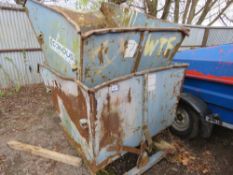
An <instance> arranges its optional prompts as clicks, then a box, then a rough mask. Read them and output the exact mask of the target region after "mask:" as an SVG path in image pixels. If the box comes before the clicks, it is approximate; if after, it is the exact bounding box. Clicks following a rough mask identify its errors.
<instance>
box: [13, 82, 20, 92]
mask: <svg viewBox="0 0 233 175" xmlns="http://www.w3.org/2000/svg"><path fill="white" fill-rule="evenodd" d="M20 89H21V86H20V85H19V84H17V85H16V86H15V87H14V90H15V92H16V93H18V92H19V91H20Z"/></svg>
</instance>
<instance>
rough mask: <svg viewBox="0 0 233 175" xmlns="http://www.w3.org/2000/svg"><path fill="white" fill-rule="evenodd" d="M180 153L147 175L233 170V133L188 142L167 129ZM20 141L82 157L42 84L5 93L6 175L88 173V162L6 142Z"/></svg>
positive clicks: (0, 132)
mask: <svg viewBox="0 0 233 175" xmlns="http://www.w3.org/2000/svg"><path fill="white" fill-rule="evenodd" d="M163 135H164V137H166V138H169V141H170V143H172V144H173V145H175V147H176V153H175V154H174V155H172V156H169V157H167V158H166V159H164V160H162V161H161V162H159V163H158V164H156V165H155V166H154V167H152V168H151V169H150V170H149V171H148V172H146V173H145V175H163V174H164V175H165V174H166V175H173V174H174V175H186V174H191V175H192V174H193V175H198V174H201V175H202V174H211V175H212V174H213V175H215V174H216V175H221V174H223V172H224V175H232V174H233V166H232V165H233V154H232V153H233V131H231V130H228V129H224V128H220V127H216V128H215V129H214V132H213V135H212V137H211V138H210V139H208V140H204V139H201V138H200V139H195V140H191V141H183V140H180V139H179V138H177V137H175V136H172V135H171V134H170V133H169V131H165V132H164V133H163ZM9 140H18V141H22V142H24V143H29V144H32V145H38V146H42V147H44V148H48V149H50V150H55V151H58V152H61V153H65V154H69V155H74V156H78V155H77V153H76V151H75V150H74V149H73V148H72V147H71V146H70V145H69V143H68V142H67V139H66V137H65V135H64V133H63V130H62V129H61V128H60V126H59V119H58V116H57V114H56V113H55V111H54V108H53V106H52V104H51V100H50V96H49V95H48V94H46V92H45V89H44V87H43V86H42V85H37V86H31V87H26V88H21V90H20V91H19V92H15V91H13V90H11V91H7V92H5V94H1V96H0V175H86V174H87V175H88V171H87V169H86V167H85V166H82V167H81V168H75V167H72V166H70V165H66V164H63V163H59V162H55V161H52V160H48V159H44V158H40V157H36V156H32V155H30V154H26V153H23V152H19V151H13V150H11V149H10V148H9V147H8V146H7V145H6V143H7V142H8V141H9Z"/></svg>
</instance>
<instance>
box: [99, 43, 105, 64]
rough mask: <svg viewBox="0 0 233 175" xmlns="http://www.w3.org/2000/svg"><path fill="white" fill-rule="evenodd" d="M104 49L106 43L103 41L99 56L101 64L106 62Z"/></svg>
mask: <svg viewBox="0 0 233 175" xmlns="http://www.w3.org/2000/svg"><path fill="white" fill-rule="evenodd" d="M103 51H104V45H103V43H101V46H100V49H99V52H98V58H99V63H100V64H103V63H104V58H103V57H104V56H103Z"/></svg>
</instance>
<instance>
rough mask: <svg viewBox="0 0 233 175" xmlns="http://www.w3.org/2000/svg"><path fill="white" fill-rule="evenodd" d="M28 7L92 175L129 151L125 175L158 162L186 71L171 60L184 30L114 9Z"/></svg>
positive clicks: (46, 67)
mask: <svg viewBox="0 0 233 175" xmlns="http://www.w3.org/2000/svg"><path fill="white" fill-rule="evenodd" d="M26 7H27V8H28V11H29V12H28V15H29V17H30V20H31V22H32V25H33V26H34V28H35V32H36V34H37V35H38V36H39V39H40V41H42V42H40V43H41V47H42V49H43V51H44V53H45V56H46V58H47V59H46V62H45V63H44V64H43V65H40V73H41V75H42V78H43V80H44V84H45V85H46V87H47V88H48V89H50V90H51V92H52V100H53V103H54V105H55V107H56V110H57V112H58V113H59V116H60V119H61V123H62V126H63V128H64V130H65V132H66V133H67V135H68V136H69V138H71V140H72V141H73V143H75V146H76V148H77V149H78V150H79V152H80V153H81V155H82V158H83V159H84V160H85V161H84V162H85V163H86V164H87V165H88V167H89V168H90V169H91V172H92V173H96V172H97V171H99V170H101V169H103V168H105V167H106V166H107V165H108V164H110V163H111V162H113V161H114V160H116V159H117V158H119V157H121V156H122V155H124V154H125V153H126V152H131V153H134V154H137V155H138V161H137V165H136V167H135V168H133V169H132V170H130V171H128V172H127V173H126V174H128V175H131V174H132V175H134V174H141V173H143V172H145V171H146V170H147V169H148V168H150V167H151V166H152V165H153V164H155V163H156V162H158V161H159V160H160V159H162V158H163V157H164V156H165V153H164V152H163V151H158V152H156V153H155V154H153V155H152V156H148V152H150V151H151V150H152V147H153V141H152V137H153V136H155V135H157V134H158V133H159V132H161V131H162V130H163V129H165V128H167V127H169V126H170V125H171V124H172V122H173V120H174V118H175V113H176V106H177V102H178V98H179V96H180V89H181V86H182V82H183V78H184V71H185V68H186V66H187V65H185V64H173V63H172V62H171V61H172V58H173V56H174V54H175V53H176V51H177V49H178V48H179V46H180V45H181V43H182V41H183V39H184V37H185V35H187V33H188V31H187V29H184V28H182V27H180V26H178V25H176V24H172V23H168V22H164V21H160V20H158V19H155V18H152V17H149V16H147V15H145V14H143V13H139V12H136V11H133V10H130V9H128V8H121V7H119V6H117V5H114V4H111V3H103V4H102V6H101V8H100V10H99V11H95V12H86V13H81V12H78V11H73V10H69V9H65V8H62V7H57V6H46V5H43V4H41V3H39V2H37V1H33V0H28V1H27V4H26ZM45 18H46V20H45Z"/></svg>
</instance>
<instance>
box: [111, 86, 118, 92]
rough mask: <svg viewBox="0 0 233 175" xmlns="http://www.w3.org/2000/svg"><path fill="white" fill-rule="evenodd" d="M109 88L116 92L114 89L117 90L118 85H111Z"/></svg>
mask: <svg viewBox="0 0 233 175" xmlns="http://www.w3.org/2000/svg"><path fill="white" fill-rule="evenodd" d="M111 89H112V92H116V91H119V86H118V85H116V84H115V85H112V86H111Z"/></svg>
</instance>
